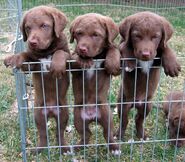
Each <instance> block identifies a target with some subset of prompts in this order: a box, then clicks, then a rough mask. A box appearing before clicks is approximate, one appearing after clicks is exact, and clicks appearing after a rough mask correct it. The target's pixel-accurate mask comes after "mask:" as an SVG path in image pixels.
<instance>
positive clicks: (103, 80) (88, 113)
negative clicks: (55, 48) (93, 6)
mask: <svg viewBox="0 0 185 162" xmlns="http://www.w3.org/2000/svg"><path fill="white" fill-rule="evenodd" d="M70 32H71V42H73V40H74V39H75V40H76V43H77V44H76V48H75V52H74V54H73V58H75V59H76V61H77V63H76V64H73V68H82V69H83V68H84V67H87V68H88V69H86V70H84V71H82V70H80V71H74V72H73V73H72V75H73V78H72V82H73V92H74V97H75V105H79V106H77V107H75V108H74V124H75V127H76V129H77V131H78V133H79V134H80V136H81V140H80V142H79V144H80V145H83V144H84V143H86V144H87V143H88V142H89V139H90V135H91V131H90V129H89V124H90V123H91V122H92V121H96V120H97V121H98V122H99V124H100V125H101V126H102V127H103V133H104V138H105V139H106V141H107V143H115V141H114V138H113V119H112V114H111V110H110V108H109V106H108V104H107V96H108V90H109V86H110V75H109V74H110V73H112V74H117V73H119V71H120V53H119V50H118V49H117V48H116V47H115V45H114V43H113V41H114V39H115V38H116V36H117V35H118V27H117V26H116V24H115V23H114V22H113V20H112V19H111V18H109V17H106V16H102V15H100V14H95V13H89V14H85V15H82V16H79V17H77V18H76V19H75V20H74V21H73V22H72V24H71V28H70ZM95 59H106V60H105V61H98V62H93V60H95ZM95 67H96V68H104V67H105V69H106V70H97V71H95V70H93V69H94V68H95ZM97 104H98V105H97ZM84 128H85V132H84ZM109 149H110V150H111V152H112V153H113V154H115V155H117V154H120V153H121V151H120V150H119V148H118V145H117V144H110V145H109Z"/></svg>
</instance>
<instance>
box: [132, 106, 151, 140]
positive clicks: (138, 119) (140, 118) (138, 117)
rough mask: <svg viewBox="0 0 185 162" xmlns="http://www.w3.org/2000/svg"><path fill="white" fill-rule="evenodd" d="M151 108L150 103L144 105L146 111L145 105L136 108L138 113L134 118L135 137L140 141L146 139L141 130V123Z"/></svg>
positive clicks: (142, 129)
mask: <svg viewBox="0 0 185 162" xmlns="http://www.w3.org/2000/svg"><path fill="white" fill-rule="evenodd" d="M151 108H152V104H151V103H147V105H146V110H145V104H141V105H140V106H137V109H138V112H137V115H136V118H135V124H136V131H137V133H136V136H137V137H138V138H139V139H140V138H143V139H146V137H147V136H146V134H145V131H144V128H143V121H144V118H146V117H147V115H148V114H149V112H150V110H151Z"/></svg>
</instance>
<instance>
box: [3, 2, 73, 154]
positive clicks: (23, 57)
mask: <svg viewBox="0 0 185 162" xmlns="http://www.w3.org/2000/svg"><path fill="white" fill-rule="evenodd" d="M66 23H67V19H66V17H65V15H64V14H63V13H62V12H60V11H59V10H57V9H55V8H52V7H47V6H38V7H35V8H33V9H31V10H29V11H28V12H27V13H26V14H25V15H24V18H23V21H22V24H21V30H22V33H23V39H24V41H27V44H28V48H27V51H26V52H22V53H20V54H16V55H14V56H10V57H8V58H6V59H5V60H4V63H5V65H6V66H11V67H17V68H21V69H22V70H24V71H27V70H28V67H27V66H26V65H22V64H23V62H32V61H36V62H38V61H39V59H42V58H47V57H48V56H52V61H51V65H50V67H48V70H49V72H48V73H43V82H44V85H42V74H41V73H33V85H34V88H35V101H34V104H35V107H44V108H45V107H47V109H46V116H47V118H48V117H54V118H55V119H56V123H57V125H58V122H57V121H58V119H60V122H59V123H60V130H59V131H60V137H59V134H58V133H59V132H58V126H57V127H56V128H57V140H59V139H60V145H66V143H65V140H64V130H65V128H66V125H67V121H68V110H67V108H59V115H57V113H58V108H54V107H53V106H62V105H67V99H66V93H67V89H68V86H69V77H68V74H67V73H66V60H67V59H69V57H70V55H69V49H68V45H67V40H66V37H65V35H64V33H63V30H64V28H65V26H66ZM30 68H31V70H33V71H39V70H41V66H40V65H36V64H35V65H31V67H30ZM56 77H58V78H59V79H58V85H57V86H56ZM43 86H44V93H45V95H44V96H43ZM56 87H57V88H56ZM57 89H58V105H57V96H56V90H57ZM44 97H45V99H44ZM44 100H45V102H46V103H45V104H44ZM34 116H35V121H36V125H37V128H38V133H39V137H40V140H39V145H38V146H39V147H44V146H47V137H46V124H47V123H46V121H45V109H43V108H42V109H41V108H36V109H35V110H34ZM58 142H59V141H58ZM68 150H69V148H64V150H63V151H64V152H66V151H68Z"/></svg>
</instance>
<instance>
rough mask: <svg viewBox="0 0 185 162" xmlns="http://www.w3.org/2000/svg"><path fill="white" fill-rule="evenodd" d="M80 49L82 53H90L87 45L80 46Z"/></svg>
mask: <svg viewBox="0 0 185 162" xmlns="http://www.w3.org/2000/svg"><path fill="white" fill-rule="evenodd" d="M79 50H80V53H81V54H87V53H88V49H87V47H85V46H81V47H79Z"/></svg>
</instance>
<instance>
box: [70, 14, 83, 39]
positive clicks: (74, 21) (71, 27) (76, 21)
mask: <svg viewBox="0 0 185 162" xmlns="http://www.w3.org/2000/svg"><path fill="white" fill-rule="evenodd" d="M81 20H82V16H78V17H77V18H75V19H74V20H73V21H72V23H71V25H70V29H69V31H70V33H71V38H70V43H73V42H74V34H75V29H76V26H77V24H79V22H80V21H81Z"/></svg>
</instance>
